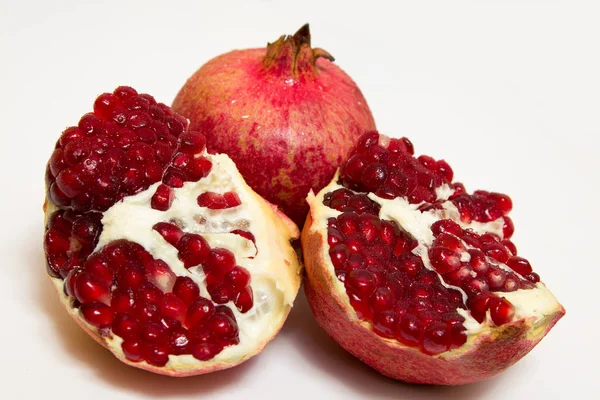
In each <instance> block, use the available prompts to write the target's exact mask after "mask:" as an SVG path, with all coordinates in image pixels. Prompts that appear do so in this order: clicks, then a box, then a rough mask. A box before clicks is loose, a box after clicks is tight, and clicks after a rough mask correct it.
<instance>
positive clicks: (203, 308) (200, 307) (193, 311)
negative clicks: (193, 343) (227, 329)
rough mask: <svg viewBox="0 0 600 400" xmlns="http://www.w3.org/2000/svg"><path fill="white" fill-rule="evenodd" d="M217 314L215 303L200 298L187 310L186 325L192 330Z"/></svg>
mask: <svg viewBox="0 0 600 400" xmlns="http://www.w3.org/2000/svg"><path fill="white" fill-rule="evenodd" d="M214 313H215V306H214V305H213V303H212V302H211V301H210V300H208V299H205V298H204V297H200V298H198V299H196V300H195V301H194V302H193V303H192V304H191V305H190V306H189V308H188V310H187V318H186V325H187V326H188V327H190V328H193V327H195V326H198V325H200V324H202V323H204V322H206V321H207V320H208V319H209V318H210V317H211V316H212V315H213V314H214Z"/></svg>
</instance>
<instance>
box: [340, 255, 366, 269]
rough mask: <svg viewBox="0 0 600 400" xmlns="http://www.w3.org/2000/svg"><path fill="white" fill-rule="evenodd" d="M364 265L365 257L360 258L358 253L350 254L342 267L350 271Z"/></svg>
mask: <svg viewBox="0 0 600 400" xmlns="http://www.w3.org/2000/svg"><path fill="white" fill-rule="evenodd" d="M365 266H366V264H365V259H364V258H362V256H360V255H359V254H351V255H350V257H349V258H348V261H347V262H346V264H345V267H344V269H345V271H346V272H350V271H354V270H355V269H361V268H365Z"/></svg>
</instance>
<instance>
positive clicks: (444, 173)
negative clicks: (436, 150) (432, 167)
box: [436, 160, 454, 183]
mask: <svg viewBox="0 0 600 400" xmlns="http://www.w3.org/2000/svg"><path fill="white" fill-rule="evenodd" d="M436 172H437V174H438V175H440V176H441V177H442V178H443V179H444V181H445V182H447V183H450V182H452V178H453V177H454V172H453V171H452V168H451V167H450V165H448V163H447V162H446V161H444V160H439V161H438V162H437V163H436Z"/></svg>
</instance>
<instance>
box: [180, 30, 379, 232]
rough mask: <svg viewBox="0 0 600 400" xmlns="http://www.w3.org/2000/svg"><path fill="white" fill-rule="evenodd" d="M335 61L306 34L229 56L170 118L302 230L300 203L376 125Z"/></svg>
mask: <svg viewBox="0 0 600 400" xmlns="http://www.w3.org/2000/svg"><path fill="white" fill-rule="evenodd" d="M331 60H333V57H331V56H330V55H329V54H328V53H327V52H325V51H324V50H321V49H312V48H311V47H310V34H309V32H308V26H304V27H303V28H301V29H300V30H299V31H298V32H297V33H296V34H295V35H294V36H282V37H281V38H280V39H279V40H278V41H276V42H275V43H273V44H269V46H268V47H267V49H265V48H259V49H246V50H234V51H231V52H229V53H226V54H222V55H220V56H218V57H216V58H214V59H212V60H210V61H209V62H207V63H206V64H205V65H203V66H202V67H201V68H200V69H199V70H198V71H197V72H196V73H194V75H193V76H192V77H191V78H189V80H188V81H187V83H186V84H185V85H184V86H183V88H182V89H181V91H180V92H179V93H178V94H177V96H176V98H175V100H174V102H173V110H174V111H175V112H177V113H179V114H181V115H183V116H185V117H186V118H188V119H190V121H191V128H192V129H195V130H199V131H201V132H202V133H204V134H205V135H206V137H207V139H208V140H207V142H208V143H209V145H208V149H209V151H214V152H223V153H227V154H228V155H229V156H230V157H231V158H232V159H233V161H234V162H235V163H236V165H237V167H238V169H239V170H240V172H241V174H242V176H244V178H245V179H246V181H247V182H248V184H249V185H250V186H251V187H252V188H253V189H254V190H255V191H256V192H258V193H259V194H260V195H261V196H262V197H264V198H265V199H267V200H268V201H269V202H271V203H273V204H276V205H277V206H278V207H279V208H280V209H281V210H283V212H284V213H285V214H287V215H288V216H289V217H290V218H291V219H292V220H293V221H294V222H295V223H296V224H298V225H299V226H302V224H303V223H304V220H305V218H306V214H307V212H308V205H307V204H306V202H305V198H306V195H307V193H308V192H309V190H310V189H313V190H314V191H318V190H320V189H321V188H323V187H324V186H325V185H326V184H327V183H328V182H329V181H330V180H331V178H332V177H333V174H334V173H335V170H336V167H337V165H339V164H340V163H341V162H342V160H343V158H344V157H345V155H346V154H347V152H348V150H349V149H350V148H351V147H352V145H353V143H354V142H355V141H356V139H357V138H358V137H359V136H360V135H361V134H362V133H364V132H365V131H369V130H374V129H375V122H374V121H373V117H372V115H371V112H370V110H369V106H368V105H367V102H366V100H365V99H364V97H363V95H362V93H361V91H360V89H359V88H358V87H357V86H356V84H355V83H354V82H353V81H352V79H351V78H350V77H349V76H348V75H347V74H346V73H345V72H344V71H342V69H341V68H340V67H338V66H337V65H335V64H334V63H332V61H331Z"/></svg>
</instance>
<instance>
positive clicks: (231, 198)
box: [223, 192, 242, 208]
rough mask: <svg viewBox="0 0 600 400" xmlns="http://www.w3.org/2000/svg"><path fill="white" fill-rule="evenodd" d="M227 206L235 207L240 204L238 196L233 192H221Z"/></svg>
mask: <svg viewBox="0 0 600 400" xmlns="http://www.w3.org/2000/svg"><path fill="white" fill-rule="evenodd" d="M223 198H224V199H225V203H226V204H227V208H231V207H237V206H239V205H240V204H242V202H241V200H240V197H239V196H238V194H237V193H235V192H226V193H224V194H223Z"/></svg>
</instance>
